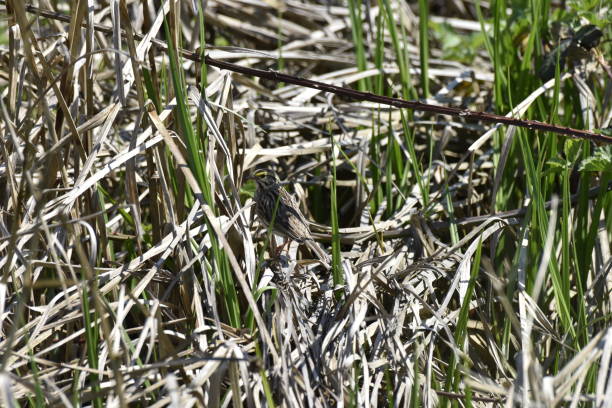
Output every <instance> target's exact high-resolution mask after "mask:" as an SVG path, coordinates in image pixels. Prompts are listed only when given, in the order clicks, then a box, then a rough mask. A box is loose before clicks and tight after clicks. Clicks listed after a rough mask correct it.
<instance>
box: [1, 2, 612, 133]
mask: <svg viewBox="0 0 612 408" xmlns="http://www.w3.org/2000/svg"><path fill="white" fill-rule="evenodd" d="M0 4H5V1H4V0H0ZM26 10H27V11H28V12H30V13H33V14H38V15H40V16H43V17H46V18H52V19H57V20H61V21H65V22H69V21H70V16H67V15H64V14H60V13H55V12H52V11H49V10H44V9H41V8H38V7H34V6H31V5H27V6H26ZM83 25H84V26H86V23H83ZM94 29H95V30H96V31H101V32H105V33H112V28H111V27H106V26H103V25H100V24H95V25H94ZM121 35H122V36H123V35H125V32H124V31H123V30H122V31H121ZM134 38H136V39H138V40H141V39H142V38H143V36H142V35H137V34H134ZM151 42H152V44H153V45H155V46H156V47H158V48H161V49H163V50H167V49H168V45H167V44H166V43H165V42H163V41H160V40H155V39H154V40H152V41H151ZM178 52H179V53H180V54H181V55H182V56H183V57H184V58H186V59H188V60H191V61H196V62H202V58H201V56H200V55H199V53H197V52H192V51H187V50H185V49H179V50H178ZM204 63H206V64H207V65H211V66H213V67H217V68H221V69H227V70H229V71H233V72H238V73H241V74H244V75H252V76H256V77H260V78H265V79H269V80H271V81H275V82H285V83H288V84H293V85H298V86H304V87H307V88H314V89H318V90H321V91H324V92H331V93H334V94H336V95H340V96H344V97H346V98H350V99H355V100H361V101H369V102H374V103H380V104H382V105H389V106H395V107H397V108H406V109H413V110H416V111H422V112H432V113H437V114H441V115H450V116H460V117H462V118H464V119H471V120H477V121H482V122H488V123H502V124H504V125H511V126H518V127H522V128H526V129H531V130H540V131H543V132H553V133H557V134H561V135H566V136H569V137H573V138H576V139H588V140H592V141H594V142H600V143H606V144H612V137H610V136H606V135H603V134H600V133H595V132H591V131H589V130H581V129H574V128H570V127H565V126H558V125H553V124H550V123H546V122H540V121H537V120H528V119H518V118H512V117H507V116H502V115H496V114H492V113H486V112H478V111H471V110H468V109H460V108H453V107H448V106H437V105H430V104H427V103H422V102H418V101H408V100H405V99H400V98H391V97H388V96H381V95H375V94H373V93H370V92H361V91H357V90H354V89H350V88H344V87H341V86H336V85H330V84H326V83H324V82H319V81H313V80H311V79H306V78H300V77H296V76H293V75H287V74H283V73H280V72H276V71H272V70H263V69H257V68H249V67H244V66H241V65H237V64H232V63H231V62H226V61H220V60H217V59H214V58H211V57H209V56H208V55H206V56H205V57H204Z"/></svg>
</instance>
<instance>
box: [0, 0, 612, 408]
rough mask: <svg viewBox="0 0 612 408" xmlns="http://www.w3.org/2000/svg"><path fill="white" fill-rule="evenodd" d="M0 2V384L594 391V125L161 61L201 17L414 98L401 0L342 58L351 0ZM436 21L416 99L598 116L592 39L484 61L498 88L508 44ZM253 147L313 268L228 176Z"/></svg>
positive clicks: (374, 11) (600, 286)
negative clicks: (284, 250) (290, 207)
mask: <svg viewBox="0 0 612 408" xmlns="http://www.w3.org/2000/svg"><path fill="white" fill-rule="evenodd" d="M8 3H9V4H10V5H11V10H10V12H7V10H6V8H4V9H3V22H2V24H4V26H5V27H9V28H10V30H9V31H8V32H9V35H8V36H7V37H6V38H3V39H2V41H3V45H2V48H1V49H0V91H1V95H0V103H1V106H0V107H1V120H0V130H1V132H0V134H1V136H0V137H1V139H0V140H1V143H0V147H1V150H0V157H1V158H2V161H1V162H0V270H1V271H2V280H1V282H0V352H1V368H0V401H2V403H1V404H2V405H3V406H16V404H19V406H47V405H50V406H53V405H55V406H61V405H66V406H69V405H74V406H90V405H93V406H96V407H99V406H103V405H109V406H116V405H119V406H126V405H134V406H166V405H168V406H173V407H188V406H228V405H230V404H232V405H233V406H235V407H237V406H255V407H257V406H272V405H281V406H289V407H294V406H321V407H323V406H336V405H347V406H385V405H387V406H390V405H393V406H428V407H434V406H445V405H447V404H448V405H451V404H452V405H453V406H513V404H514V403H517V404H520V405H524V406H560V405H563V406H565V405H571V406H608V405H605V404H609V402H607V401H609V400H610V395H611V394H612V380H610V378H611V376H610V373H609V368H610V367H612V366H611V365H610V361H611V360H610V358H611V355H612V345H611V343H612V342H611V339H612V332H611V331H610V330H609V329H608V327H609V325H608V322H609V320H610V318H609V316H610V306H611V303H610V300H611V298H610V289H609V288H610V284H611V283H612V282H610V278H609V272H610V268H611V267H612V261H611V259H612V258H611V256H610V239H611V237H612V228H611V221H610V220H611V219H612V195H611V194H610V192H609V184H608V183H609V180H610V178H609V176H608V175H607V174H608V173H606V172H605V171H599V172H580V171H578V169H579V166H580V165H581V163H582V164H584V160H587V159H588V158H589V157H590V156H591V154H592V153H593V151H595V148H596V147H595V146H594V145H592V144H589V142H573V143H574V144H571V143H570V142H569V141H567V140H566V139H563V138H561V137H558V136H554V135H541V134H536V133H535V132H530V131H523V130H517V129H516V128H512V127H509V128H503V127H499V128H498V127H495V128H493V129H489V127H488V126H485V125H482V124H479V123H467V122H466V121H464V120H463V119H462V118H461V117H457V118H451V117H446V116H434V115H431V114H422V113H419V112H414V113H413V112H407V111H405V110H404V111H402V110H399V109H396V108H390V107H388V106H379V105H374V104H371V103H365V102H356V101H348V100H343V99H341V98H337V97H334V95H330V94H324V93H321V92H320V91H317V90H315V89H305V88H300V87H297V86H294V85H284V84H278V83H273V82H267V81H259V80H258V79H257V78H252V77H245V76H243V75H239V74H232V73H231V72H228V71H220V70H216V69H213V68H211V67H208V69H207V70H203V69H202V68H203V67H202V66H201V65H198V64H196V63H194V62H193V61H189V60H180V64H178V65H173V62H174V61H177V60H178V58H176V59H175V58H174V55H173V54H172V52H171V51H169V50H166V48H165V47H159V46H158V45H159V43H160V42H163V43H165V42H167V40H168V38H169V37H168V36H170V37H172V38H173V41H179V40H178V39H179V38H180V44H179V43H178V42H177V43H176V44H179V47H180V48H184V49H187V50H195V49H197V47H199V45H200V43H201V39H202V37H205V38H206V41H207V42H208V43H209V45H208V46H207V52H208V54H209V55H210V56H211V57H213V58H217V59H221V60H228V61H232V62H235V63H238V64H242V65H245V66H253V67H257V68H264V69H274V70H282V71H283V72H286V73H290V74H294V75H299V76H304V77H308V78H311V79H317V80H321V81H326V82H330V83H334V84H336V85H342V86H346V87H356V88H360V89H363V90H368V91H372V92H377V93H380V94H387V95H393V96H400V97H416V96H417V94H418V96H423V95H426V93H424V91H423V92H422V89H423V88H422V87H421V85H423V78H422V76H421V72H422V71H421V69H420V68H418V67H420V66H421V65H419V61H421V60H422V58H421V56H420V53H419V42H418V31H419V18H418V9H419V8H418V5H414V4H407V3H404V2H391V3H388V2H386V1H381V2H380V5H381V7H380V8H379V7H378V3H376V2H368V4H369V7H368V8H362V9H361V11H360V13H358V15H357V16H353V18H356V19H357V20H359V21H360V27H361V28H360V30H361V38H365V44H366V47H365V48H366V50H367V52H366V54H368V61H366V62H367V63H366V64H365V66H362V67H361V68H359V56H358V53H357V52H356V49H359V43H360V41H358V40H357V41H356V40H355V37H354V35H355V33H354V32H353V31H352V30H351V27H354V26H355V25H352V23H351V10H352V8H351V6H350V5H351V4H353V3H354V2H352V1H349V5H348V6H347V5H344V4H343V5H336V3H333V4H331V3H330V4H326V5H318V4H314V3H311V2H305V3H299V2H296V1H286V2H276V1H269V2H250V1H240V0H221V1H219V0H214V1H213V0H211V1H208V2H206V9H205V10H204V13H203V14H202V13H201V10H199V9H196V10H194V9H193V8H192V6H193V5H197V7H200V3H198V2H193V3H192V2H179V3H178V4H177V3H175V2H170V3H166V2H163V4H165V5H166V8H165V9H164V8H163V7H161V6H157V5H155V6H154V4H153V2H129V1H128V2H127V3H128V4H127V5H126V2H125V1H123V0H121V1H119V0H109V1H108V2H106V1H105V2H100V3H96V4H95V5H94V7H92V8H87V7H86V4H87V2H81V6H80V7H77V6H76V5H75V4H72V5H69V3H70V2H62V1H59V2H57V3H58V4H57V8H56V9H55V10H53V11H54V12H55V13H58V14H59V15H58V16H53V15H38V16H37V15H36V14H35V13H33V12H32V11H31V10H28V9H26V8H25V5H24V4H22V3H21V2H19V1H16V0H15V1H9V2H8ZM47 3H48V2H46V1H41V2H40V7H41V8H44V9H46V10H51V5H50V4H47ZM74 3H76V2H74ZM143 3H144V4H146V8H145V9H143V6H142V4H143ZM441 3H442V4H445V2H441ZM446 6H447V7H446V8H445V7H441V8H440V7H439V6H436V5H433V6H432V7H431V9H430V19H431V24H442V23H444V24H446V25H445V26H444V27H447V28H445V30H446V29H449V30H451V31H453V30H454V31H455V32H456V33H457V36H459V38H462V39H463V41H467V40H466V38H473V36H476V35H479V33H480V31H481V29H483V28H486V29H488V30H493V29H494V27H493V26H492V25H491V24H493V23H490V19H489V20H487V22H486V25H484V27H483V26H481V24H480V23H479V21H478V20H476V19H475V18H474V16H475V15H476V14H477V13H476V9H475V6H474V4H472V2H470V1H452V2H448V4H446ZM3 7H6V5H5V6H3ZM386 7H389V11H390V14H391V16H393V17H394V19H395V20H394V21H390V17H389V14H385V13H386V12H385V9H386ZM483 7H484V9H483V12H484V13H485V15H487V16H489V15H492V14H494V10H488V9H487V7H488V5H484V4H483ZM165 13H168V14H167V15H166V16H167V18H168V21H169V24H168V30H167V31H165V30H164V26H163V24H162V22H163V16H164V15H165ZM451 15H452V16H454V17H457V18H454V19H447V17H449V16H451ZM201 17H203V19H204V21H205V25H206V30H205V33H203V32H202V29H201V27H202V26H201V23H202V21H201V20H200V18H201ZM92 23H95V24H97V26H96V29H93V28H92V27H93V26H92ZM508 24H510V23H508ZM104 27H106V28H108V29H104ZM389 27H394V29H393V30H390V29H389ZM436 27H438V26H436ZM436 30H437V31H435V30H433V29H432V31H435V32H437V33H443V32H445V31H444V30H442V31H440V30H441V29H440V28H439V27H438V28H437V29H436ZM546 30H547V29H546ZM546 30H545V29H542V31H546ZM534 31H535V30H534ZM393 32H395V34H397V35H398V36H399V40H398V41H399V42H398V43H399V44H400V49H398V48H397V47H395V46H394V38H393V37H394V35H393ZM136 34H139V35H140V34H142V35H144V37H141V36H139V35H136ZM605 34H609V27H608V31H606V33H605ZM439 36H441V34H439ZM439 36H438V37H436V36H432V37H431V38H430V40H429V41H430V43H429V47H430V49H429V54H428V55H429V59H428V61H427V62H428V64H427V68H428V71H427V72H428V74H427V75H428V78H429V85H428V87H429V89H430V90H431V94H430V95H429V98H428V101H429V102H431V103H437V104H442V105H452V106H460V107H465V108H468V109H473V110H482V111H497V112H498V113H506V112H502V110H504V109H506V110H507V111H508V112H510V109H507V108H508V106H510V107H511V106H515V108H514V110H513V111H512V113H511V114H512V115H515V116H523V115H528V114H530V115H532V116H536V118H539V119H540V120H545V121H546V120H549V119H550V120H553V119H554V121H555V122H556V123H559V124H561V125H564V126H572V127H576V128H581V127H584V128H593V127H600V128H604V127H606V126H609V125H610V123H609V122H610V118H611V115H610V112H611V111H612V110H611V108H610V100H609V91H610V78H608V77H607V73H606V69H609V68H608V67H607V66H606V65H605V64H602V63H599V64H598V63H597V61H598V56H599V57H601V53H602V52H603V53H604V55H605V52H606V50H609V44H608V45H606V46H604V48H602V50H603V51H600V50H593V51H592V52H591V54H589V55H588V56H585V57H584V58H583V59H582V60H581V61H580V63H576V64H575V66H572V68H571V70H569V68H568V71H567V72H563V71H561V73H560V75H558V76H557V80H555V79H551V80H549V81H547V82H545V83H544V84H543V85H542V83H541V82H538V80H537V78H536V76H535V75H533V76H531V77H530V78H532V79H530V80H527V79H525V81H524V82H519V83H518V85H503V86H504V88H503V89H504V92H503V97H504V98H505V97H508V95H509V94H511V98H510V99H511V100H512V101H513V102H512V103H510V102H508V101H506V103H505V104H504V103H502V102H501V100H500V98H501V96H500V94H499V93H496V92H497V90H496V87H497V86H498V84H497V82H496V75H497V78H499V75H500V73H499V72H498V70H501V72H502V74H503V75H506V74H507V75H510V76H511V75H513V74H514V72H513V71H512V70H514V69H518V68H516V66H513V65H510V63H509V62H508V65H506V66H502V67H497V66H496V65H495V64H498V63H502V62H503V61H497V60H492V59H491V58H490V57H489V54H488V53H487V52H486V49H485V47H484V45H483V44H476V45H473V47H471V46H470V47H468V46H466V51H473V54H471V55H469V56H465V55H464V56H463V57H462V58H463V59H462V61H463V62H458V61H459V60H458V59H457V58H454V57H453V56H452V53H451V54H449V53H448V50H444V49H443V47H444V44H445V43H444V41H443V39H442V38H440V37H439ZM517 37H518V38H520V36H518V35H517ZM377 41H378V42H377ZM176 44H175V45H176ZM375 44H379V45H378V46H376V47H375ZM525 44H526V42H525V43H521V44H520V46H521V47H529V46H528V45H525ZM506 46H507V44H506ZM605 47H608V48H605ZM459 48H460V46H459ZM521 51H524V50H522V49H521ZM375 52H378V53H379V54H378V55H374V54H375ZM597 53H600V54H597ZM593 54H594V55H595V56H593ZM398 55H400V57H398ZM540 57H541V55H540ZM608 57H609V54H608ZM377 58H379V59H378V61H379V62H380V64H379V66H377V65H376V63H374V62H373V61H377ZM402 58H404V59H402ZM508 58H515V59H516V61H515V60H512V61H513V63H517V66H518V64H519V63H520V61H521V60H520V59H519V58H518V56H516V55H511V56H509V57H508ZM599 60H601V58H599ZM604 60H605V58H604ZM608 60H609V58H608ZM398 61H403V62H398ZM517 61H518V62H517ZM132 64H135V65H132ZM527 65H528V64H527ZM134 66H136V67H137V69H133V67H134ZM524 69H526V70H527V71H529V70H530V68H529V67H527V68H524ZM527 71H526V72H527ZM532 71H533V70H532ZM173 75H174V78H173ZM522 75H524V74H522ZM181 76H183V78H181ZM402 78H408V80H409V81H410V82H406V81H405V80H403V79H402ZM513 80H515V81H516V78H514V79H513ZM606 83H607V85H606ZM203 84H204V85H205V87H206V90H205V95H204V94H201V93H200V91H199V90H200V89H201V87H202V85H203ZM514 84H517V82H514ZM606 92H607V93H606ZM557 94H558V95H557ZM602 95H607V96H606V98H605V99H604V98H600V97H601V96H602ZM204 96H205V98H204ZM555 97H557V99H556V100H554V98H555ZM493 99H495V102H496V103H495V104H493V102H492V100H493ZM551 100H553V102H551ZM572 106H579V107H580V109H575V110H574V109H573V108H571V107H572ZM183 107H184V110H183ZM550 112H558V114H554V115H553V114H551V113H550ZM546 115H551V116H546ZM257 166H266V167H272V168H274V169H276V170H277V171H278V172H279V174H280V175H281V177H282V178H284V179H286V180H287V181H289V184H291V186H289V187H290V189H291V190H292V191H293V192H295V194H296V195H297V197H298V198H299V201H300V202H301V204H302V206H303V210H304V213H305V214H308V217H309V218H310V219H312V220H313V221H315V223H314V225H313V227H312V229H313V232H314V235H315V237H316V238H317V239H318V240H320V242H321V244H322V245H324V247H325V248H326V250H327V251H329V253H333V254H334V267H333V269H332V270H331V271H327V270H326V269H325V268H323V267H322V266H321V265H320V264H318V263H316V262H314V261H313V260H312V259H311V258H312V255H311V254H309V253H307V252H306V251H303V250H302V249H301V248H297V246H296V245H295V244H292V245H291V246H290V250H289V253H288V255H282V256H281V257H280V258H279V259H270V255H269V253H268V251H267V248H268V247H269V244H268V240H267V238H268V237H267V234H266V231H264V230H262V229H261V228H258V224H257V222H256V221H253V220H252V216H251V212H252V211H251V206H250V205H251V202H252V200H251V197H252V192H253V188H254V186H253V185H252V184H246V183H243V179H244V176H245V175H246V174H247V173H248V171H250V170H251V169H253V168H255V167H257ZM564 166H565V167H564ZM570 402H571V403H570Z"/></svg>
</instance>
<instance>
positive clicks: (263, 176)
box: [249, 169, 330, 266]
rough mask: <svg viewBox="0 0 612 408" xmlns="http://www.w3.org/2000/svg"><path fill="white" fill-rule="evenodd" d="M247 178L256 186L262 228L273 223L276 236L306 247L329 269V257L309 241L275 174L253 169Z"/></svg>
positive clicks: (304, 225) (302, 221)
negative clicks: (252, 180)
mask: <svg viewBox="0 0 612 408" xmlns="http://www.w3.org/2000/svg"><path fill="white" fill-rule="evenodd" d="M249 178H251V179H254V180H255V182H256V183H257V190H256V191H255V197H254V201H255V212H256V213H257V217H258V218H259V220H260V222H262V223H263V224H264V225H265V226H269V225H270V224H272V230H273V231H274V232H275V233H277V234H280V235H282V236H284V237H286V238H288V239H290V240H294V241H297V242H298V243H300V244H304V245H306V246H307V247H308V248H309V249H310V250H311V251H312V252H314V253H315V254H316V255H317V257H318V258H319V259H320V260H321V262H323V264H325V265H326V266H329V263H330V259H329V255H327V254H326V253H325V251H323V249H322V248H321V247H319V245H318V244H317V243H316V242H314V240H313V239H312V235H311V234H310V229H309V228H308V222H307V221H306V219H305V218H304V216H303V215H302V212H301V211H300V208H299V206H298V204H297V203H296V202H295V200H294V199H293V197H292V196H291V194H289V193H288V192H287V190H285V188H284V187H283V186H281V184H280V180H279V179H278V176H277V175H276V173H274V172H273V171H271V170H265V169H261V170H255V171H254V172H253V173H252V175H251V176H250V177H249ZM277 203H278V204H277Z"/></svg>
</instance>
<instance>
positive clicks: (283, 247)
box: [278, 238, 291, 255]
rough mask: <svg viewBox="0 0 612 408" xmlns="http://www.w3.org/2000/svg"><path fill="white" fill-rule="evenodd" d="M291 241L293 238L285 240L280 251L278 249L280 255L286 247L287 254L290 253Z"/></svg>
mask: <svg viewBox="0 0 612 408" xmlns="http://www.w3.org/2000/svg"><path fill="white" fill-rule="evenodd" d="M290 242H291V239H290V238H287V239H286V240H285V242H283V244H282V245H281V246H280V249H279V251H278V255H280V254H281V253H282V252H283V250H284V249H285V247H287V255H289V243H290Z"/></svg>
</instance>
